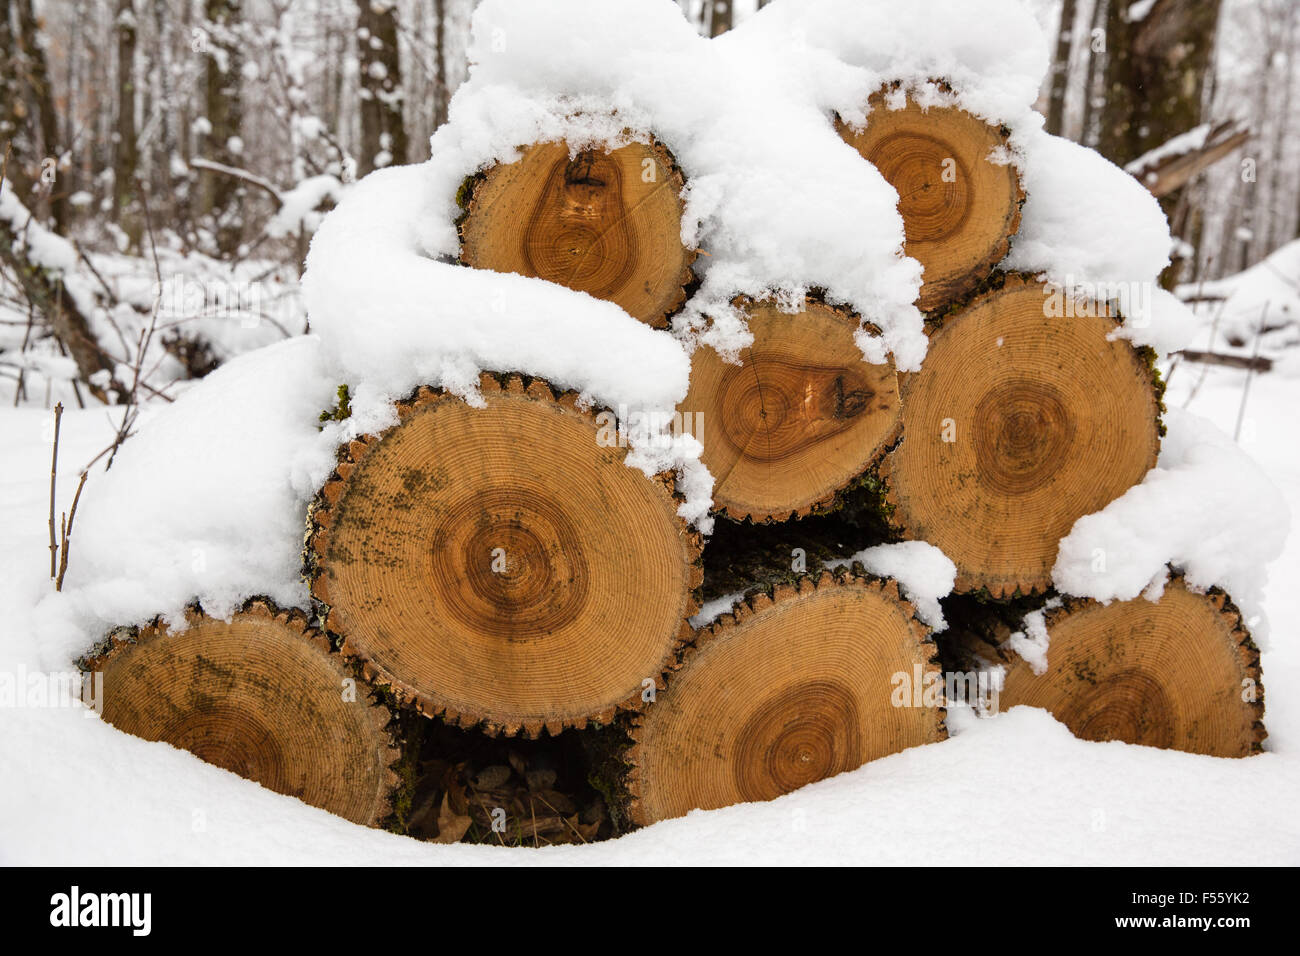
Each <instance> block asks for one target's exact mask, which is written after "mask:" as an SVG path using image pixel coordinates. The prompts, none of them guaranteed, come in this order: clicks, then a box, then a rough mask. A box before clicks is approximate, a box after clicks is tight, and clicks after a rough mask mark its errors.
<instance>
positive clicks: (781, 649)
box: [611, 571, 947, 824]
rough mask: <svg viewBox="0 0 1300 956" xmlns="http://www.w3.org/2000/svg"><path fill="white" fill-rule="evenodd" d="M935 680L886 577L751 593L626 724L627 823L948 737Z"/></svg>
mask: <svg viewBox="0 0 1300 956" xmlns="http://www.w3.org/2000/svg"><path fill="white" fill-rule="evenodd" d="M899 675H903V678H905V681H906V682H907V684H908V688H907V690H908V692H907V694H906V700H905V701H901V698H900V696H899V695H900V694H901V693H902V686H901V684H900V680H899ZM938 675H939V665H938V659H937V655H936V652H935V646H934V643H933V642H932V641H931V640H930V637H929V630H928V629H927V628H926V627H925V625H923V624H921V623H920V621H918V620H917V619H916V617H915V615H914V613H913V609H912V606H911V605H910V604H909V603H908V602H906V601H904V600H903V599H902V598H901V597H900V596H899V592H898V585H897V584H896V583H895V582H894V581H892V580H884V579H880V578H874V577H869V576H864V575H862V574H859V573H856V572H853V571H841V572H837V573H832V572H829V571H826V572H822V573H821V574H820V575H817V576H815V577H814V576H810V575H804V576H802V577H799V578H797V579H796V580H795V581H794V582H793V583H790V584H783V585H778V586H776V587H774V588H771V589H770V590H766V591H764V590H759V591H757V592H755V593H753V594H752V595H750V596H749V597H748V598H747V599H745V600H744V601H742V602H740V603H739V604H738V605H737V606H736V607H735V608H734V609H733V610H732V611H729V612H728V613H726V614H723V615H722V616H721V617H719V618H718V619H717V620H716V621H714V622H713V623H712V624H710V625H709V626H708V627H707V628H705V629H704V630H703V631H701V632H700V633H699V634H698V636H697V637H696V639H695V642H694V644H693V646H692V647H691V649H690V650H689V651H688V652H687V653H686V654H685V655H684V659H683V661H682V664H681V667H680V669H679V670H676V671H674V672H673V673H672V674H670V675H669V677H668V681H667V688H666V689H664V690H663V691H661V692H660V693H659V694H657V695H656V697H655V699H654V701H653V703H650V704H648V705H647V706H646V707H645V708H644V711H643V713H641V714H638V715H637V716H636V717H634V718H633V726H632V728H631V738H632V741H633V744H632V746H631V747H630V748H629V749H628V750H627V752H626V754H625V759H626V761H627V763H628V770H627V773H626V775H625V776H624V778H623V779H622V780H621V781H619V783H620V784H621V787H622V789H623V792H624V794H625V799H626V804H627V807H626V809H627V813H628V816H629V817H630V819H631V820H632V821H633V822H634V823H637V824H649V823H654V822H655V821H657V820H664V819H667V818H670V817H677V816H683V815H685V814H686V813H688V812H690V811H691V810H693V809H695V808H697V807H700V808H703V809H715V808H718V807H725V806H730V805H731V804H735V803H747V802H751V801H755V800H771V799H774V798H775V797H779V796H781V795H782V794H785V793H789V792H790V791H792V790H795V789H797V788H799V787H802V786H804V785H806V784H809V783H813V782H815V781H817V780H823V779H825V778H826V777H830V776H834V775H835V774H837V773H843V772H844V771H848V770H853V769H855V768H856V767H859V766H861V765H862V764H864V763H866V762H867V761H869V760H874V759H876V758H878V757H884V756H886V755H888V754H892V753H897V752H898V751H900V750H903V749H905V748H907V747H914V746H918V745H920V744H927V743H933V742H936V741H939V740H942V739H944V737H945V736H946V735H947V732H946V730H945V728H944V710H943V702H942V698H941V697H940V696H938V694H937V692H936V690H935V688H936V687H937V686H938V681H937V680H936V678H937V677H938ZM913 683H914V684H915V686H914V687H913V686H912V685H913ZM927 685H928V686H929V687H930V688H931V690H930V693H929V695H928V699H927V696H926V694H925V690H924V688H925V686H927ZM900 701H901V702H900ZM611 789H615V788H611ZM615 792H617V790H616V789H615Z"/></svg>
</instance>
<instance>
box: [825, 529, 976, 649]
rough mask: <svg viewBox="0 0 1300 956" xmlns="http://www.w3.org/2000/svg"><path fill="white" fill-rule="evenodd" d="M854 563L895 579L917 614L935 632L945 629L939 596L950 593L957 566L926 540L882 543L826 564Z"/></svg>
mask: <svg viewBox="0 0 1300 956" xmlns="http://www.w3.org/2000/svg"><path fill="white" fill-rule="evenodd" d="M854 562H860V563H861V564H862V566H863V567H864V568H866V569H867V571H868V572H869V573H871V574H876V575H879V576H880V577H883V578H894V579H895V580H896V581H898V584H899V586H900V587H901V588H902V591H903V597H905V598H907V599H908V600H909V601H911V602H912V604H914V605H915V606H916V615H917V617H919V618H920V619H921V620H922V621H924V622H925V623H926V624H927V625H929V627H930V629H931V630H932V631H934V632H936V633H937V632H939V631H942V630H945V629H947V627H948V622H947V621H945V620H944V618H943V609H942V608H941V607H940V606H939V599H940V598H942V597H947V596H948V595H949V594H951V593H952V586H953V584H954V583H955V582H956V580H957V566H956V565H955V564H953V563H952V560H951V559H950V558H949V557H948V556H947V555H946V554H944V553H943V552H942V551H940V550H939V549H938V548H936V547H935V546H934V545H932V544H929V543H927V542H925V541H900V542H898V543H897V544H881V545H876V546H875V547H872V548H866V549H864V550H862V551H859V552H858V553H857V554H854V555H851V556H850V557H847V558H838V559H836V560H834V561H827V562H825V564H826V567H828V568H839V567H846V566H848V565H850V564H853V563H854Z"/></svg>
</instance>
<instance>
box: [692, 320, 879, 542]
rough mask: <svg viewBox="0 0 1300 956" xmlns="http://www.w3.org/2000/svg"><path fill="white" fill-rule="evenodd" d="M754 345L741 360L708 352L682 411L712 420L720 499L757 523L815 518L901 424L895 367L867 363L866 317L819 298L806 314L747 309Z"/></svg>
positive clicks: (710, 461)
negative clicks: (862, 345) (861, 340)
mask: <svg viewBox="0 0 1300 956" xmlns="http://www.w3.org/2000/svg"><path fill="white" fill-rule="evenodd" d="M747 312H748V321H749V329H750V331H751V332H752V333H753V335H754V342H753V344H752V345H751V346H750V347H749V348H748V349H745V350H744V352H743V353H742V354H741V356H740V358H741V362H742V364H740V365H736V364H732V363H729V362H725V361H723V360H722V358H721V357H720V356H719V355H718V354H717V353H716V352H715V351H713V350H712V349H710V348H707V347H703V348H700V349H699V350H698V351H697V352H696V353H695V356H694V358H693V360H692V365H691V384H690V390H689V392H688V393H687V395H686V398H685V399H684V400H683V401H682V403H681V405H680V411H681V412H682V413H683V415H690V416H698V418H696V419H694V420H698V421H700V422H702V423H703V429H702V434H700V435H697V436H696V437H699V438H701V441H702V442H703V445H704V454H703V461H704V464H705V465H706V466H708V469H709V472H710V473H711V474H712V475H713V476H714V478H715V481H716V484H715V485H714V490H713V500H714V505H715V507H717V508H718V509H719V510H720V511H722V512H723V513H725V514H726V515H727V516H728V517H730V518H733V519H736V520H744V519H751V520H754V521H771V520H784V519H786V518H789V517H791V516H794V515H806V514H809V513H811V512H813V511H817V510H820V509H822V508H824V507H825V506H827V505H829V504H830V503H832V502H833V501H834V499H835V496H836V494H837V492H839V491H840V490H841V489H843V488H844V487H845V486H846V485H847V484H849V483H850V482H851V481H852V480H853V479H854V478H856V477H858V476H859V475H861V474H863V473H864V472H866V471H868V470H869V469H870V468H871V467H872V466H873V465H874V464H875V463H876V462H877V461H878V460H879V458H880V456H881V455H882V454H883V452H884V450H885V448H886V447H887V446H888V445H890V444H891V443H893V441H894V440H896V438H897V436H898V429H899V401H898V379H897V375H896V374H895V372H894V368H893V366H892V364H891V365H871V364H869V363H867V362H864V361H863V360H862V353H861V351H860V350H859V348H858V346H857V344H856V342H855V341H854V333H855V332H856V330H857V328H858V322H857V320H856V319H854V318H853V317H852V316H850V315H848V314H846V313H843V312H840V311H838V310H836V309H833V308H831V307H830V306H828V305H825V304H823V303H820V302H815V301H811V300H810V301H808V302H807V303H806V304H805V306H804V309H803V311H802V312H799V313H797V314H793V315H792V314H789V313H784V312H781V311H780V310H779V309H778V308H777V306H776V305H775V304H774V303H771V302H761V303H756V304H751V305H750V306H749V307H748V308H747Z"/></svg>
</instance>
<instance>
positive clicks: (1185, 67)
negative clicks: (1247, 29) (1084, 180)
mask: <svg viewBox="0 0 1300 956" xmlns="http://www.w3.org/2000/svg"><path fill="white" fill-rule="evenodd" d="M1219 4H1220V0H1156V2H1155V5H1154V6H1152V7H1151V9H1150V10H1149V11H1148V12H1147V14H1146V16H1145V17H1144V18H1143V19H1141V20H1138V21H1136V22H1133V23H1130V22H1129V21H1128V19H1127V14H1128V11H1129V10H1130V9H1132V5H1131V4H1126V3H1122V2H1116V3H1112V4H1111V6H1110V9H1109V11H1108V12H1107V16H1106V47H1107V49H1106V53H1107V56H1106V80H1105V84H1106V102H1105V106H1104V108H1103V110H1102V115H1101V130H1100V137H1099V139H1098V142H1097V149H1098V150H1099V151H1100V152H1101V154H1102V155H1103V156H1105V157H1106V158H1107V159H1109V160H1111V161H1112V162H1115V163H1118V164H1119V165H1121V166H1122V165H1124V164H1125V163H1128V162H1130V161H1132V160H1134V159H1137V158H1138V157H1139V156H1141V155H1142V154H1143V153H1145V152H1147V151H1149V150H1152V149H1154V148H1155V147H1157V146H1160V145H1161V144H1163V143H1165V142H1167V141H1168V140H1170V139H1172V138H1173V137H1174V136H1176V135H1178V134H1179V133H1185V132H1187V131H1188V130H1190V129H1192V128H1193V127H1195V126H1196V125H1197V124H1198V123H1200V122H1201V91H1202V89H1203V88H1204V84H1205V77H1206V73H1207V72H1208V69H1209V66H1210V62H1211V58H1210V54H1211V51H1212V50H1213V48H1214V35H1215V27H1216V26H1217V23H1218V17H1219ZM1174 201H1175V200H1174V199H1170V200H1169V205H1168V207H1167V208H1172V204H1173V202H1174Z"/></svg>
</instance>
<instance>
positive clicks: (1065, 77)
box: [1047, 0, 1076, 136]
mask: <svg viewBox="0 0 1300 956" xmlns="http://www.w3.org/2000/svg"><path fill="white" fill-rule="evenodd" d="M1075 2H1076V0H1064V3H1062V5H1061V22H1060V23H1059V24H1058V25H1057V28H1056V55H1055V56H1053V57H1052V85H1051V92H1050V93H1049V94H1048V98H1047V131H1048V132H1049V133H1051V134H1052V135H1053V136H1061V135H1062V130H1063V128H1064V126H1065V92H1066V90H1067V89H1068V88H1069V85H1070V51H1071V50H1072V49H1073V47H1074V14H1075Z"/></svg>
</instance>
